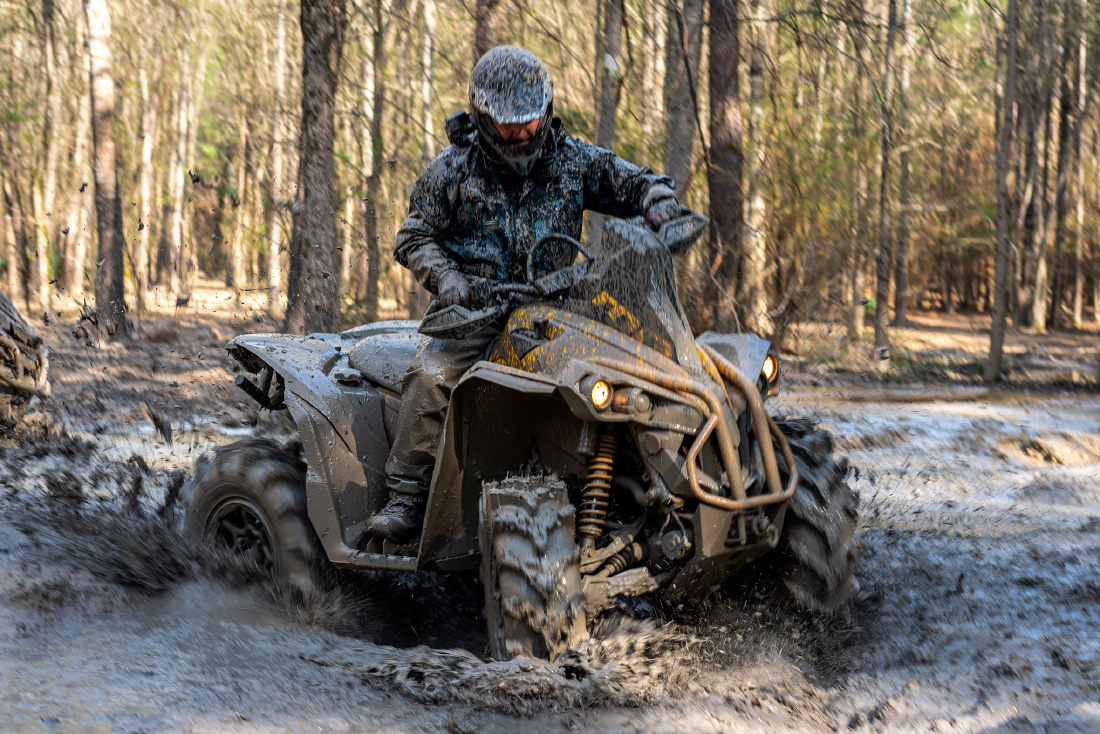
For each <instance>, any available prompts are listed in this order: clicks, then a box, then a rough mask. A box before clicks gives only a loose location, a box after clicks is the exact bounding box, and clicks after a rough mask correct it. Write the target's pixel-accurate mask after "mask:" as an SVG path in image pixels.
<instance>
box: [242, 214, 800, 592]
mask: <svg viewBox="0 0 1100 734" xmlns="http://www.w3.org/2000/svg"><path fill="white" fill-rule="evenodd" d="M704 221H705V220H704ZM698 224H699V223H698V221H697V222H696V223H695V225H694V230H693V231H697V230H698V229H699V226H698ZM669 231H670V232H671V231H672V230H671V229H670V230H669ZM590 256H591V257H590V258H589V259H588V261H587V262H584V263H581V264H580V265H572V266H569V268H567V275H565V276H562V278H564V280H562V282H564V283H565V284H566V286H567V287H565V288H562V289H561V290H560V291H559V292H558V293H557V294H556V295H555V294H553V293H548V294H547V295H544V296H541V297H532V298H528V299H527V302H526V304H525V305H520V306H519V307H518V308H515V309H514V310H513V311H512V313H511V315H510V317H509V318H508V321H507V323H506V325H505V328H504V329H503V332H502V334H501V335H500V337H499V338H498V339H497V340H496V342H495V343H494V344H493V345H492V347H491V348H490V350H489V352H488V354H487V355H486V358H485V359H484V360H483V361H481V362H478V363H477V364H476V365H475V366H474V367H473V368H472V369H471V370H470V371H469V372H468V373H467V374H466V375H465V376H464V378H463V379H462V380H461V381H460V383H459V384H458V386H457V387H456V388H455V390H454V392H453V393H452V398H451V406H450V409H449V411H448V413H447V423H446V429H445V432H444V437H443V441H442V443H441V446H440V450H439V452H438V455H437V457H436V468H435V473H434V477H433V482H432V487H431V491H430V492H429V499H428V505H427V510H426V517H425V524H424V529H423V533H422V534H421V536H420V539H419V540H418V541H417V542H416V543H412V544H409V545H407V546H403V547H397V546H394V545H393V544H391V543H389V542H388V541H387V542H383V541H381V540H379V539H375V538H371V537H369V536H366V535H365V533H364V525H365V523H366V520H367V519H368V518H369V517H370V515H371V514H372V513H373V512H374V511H376V510H377V509H379V508H380V507H381V506H382V505H383V504H384V502H385V500H386V496H387V492H386V484H385V476H384V475H383V468H384V466H385V460H386V456H387V454H388V452H389V447H390V443H391V440H392V431H393V424H394V419H395V417H396V415H397V411H398V408H399V405H400V395H399V392H400V387H401V381H400V376H401V375H403V374H404V370H405V368H406V367H407V365H408V363H409V361H410V360H411V359H412V357H413V356H414V354H415V350H416V344H417V334H416V328H417V324H416V323H415V322H383V323H379V324H372V325H369V326H365V327H360V328H357V329H353V330H350V331H347V332H344V333H342V334H331V335H323V334H321V335H312V336H309V337H298V336H289V335H274V334H273V335H256V336H244V337H238V338H237V339H234V340H233V342H231V344H230V351H231V353H232V354H233V355H234V356H235V357H236V358H237V360H238V361H239V362H240V363H241V365H242V366H243V368H244V369H245V371H246V372H249V373H252V374H251V375H247V374H242V375H240V376H239V377H238V378H237V381H238V385H240V386H241V387H242V389H244V390H245V391H246V392H248V393H249V394H250V395H252V396H253V397H254V398H255V399H256V400H257V401H258V402H259V403H260V404H261V405H263V406H265V407H268V408H271V409H280V408H283V407H286V408H287V409H288V410H289V411H290V413H291V416H292V417H293V419H294V421H295V423H296V424H297V425H298V427H299V430H300V433H301V441H302V445H303V450H304V453H305V458H306V463H307V465H308V474H307V478H306V490H307V499H308V507H309V515H310V520H311V522H312V523H313V526H314V528H315V529H316V531H317V534H318V536H319V538H320V539H321V542H322V544H323V546H324V549H325V552H326V554H327V556H328V557H329V559H330V560H331V561H333V562H334V563H335V564H337V565H342V566H347V567H359V568H377V569H392V570H418V569H440V570H457V569H463V568H474V567H476V565H477V563H478V562H479V554H480V551H481V549H480V547H479V523H480V522H481V516H480V514H479V502H481V501H482V487H483V486H484V485H485V483H487V482H497V481H501V480H503V479H505V478H506V477H508V476H514V475H517V474H524V473H527V474H529V473H531V472H532V471H536V472H546V473H552V474H554V475H556V476H557V477H559V478H560V479H561V480H562V481H563V482H564V483H565V485H566V486H567V487H568V488H569V493H570V499H571V501H572V502H573V504H574V506H575V507H576V508H577V532H578V537H579V538H581V541H582V552H581V570H582V572H583V573H584V578H585V583H586V585H587V586H586V594H587V596H588V598H589V601H590V603H591V604H592V605H593V608H594V609H599V608H602V607H603V606H606V605H608V604H610V603H611V600H612V599H613V598H615V597H617V596H630V595H637V594H641V593H646V592H650V591H657V592H658V593H660V594H663V595H666V596H678V595H682V594H686V593H691V592H693V591H696V590H700V589H705V588H708V587H711V586H714V585H716V584H718V583H720V582H721V581H722V580H724V579H725V578H726V577H728V575H729V574H730V573H732V572H733V571H734V570H735V569H736V568H738V567H740V566H742V565H744V564H745V563H747V562H748V561H750V560H752V559H754V558H756V557H758V556H760V555H761V554H763V553H765V552H767V551H768V550H771V549H772V548H774V547H775V546H776V543H777V540H778V537H779V531H780V529H781V527H782V523H783V518H784V507H785V500H786V499H787V498H788V497H790V494H791V491H793V486H794V481H795V480H796V478H795V477H788V481H786V482H783V483H782V484H781V483H780V476H779V472H778V470H777V464H776V454H775V450H774V449H773V446H772V437H773V436H778V431H777V430H776V429H775V427H774V424H773V423H771V419H770V418H768V417H767V415H766V414H765V413H764V412H763V410H762V405H763V403H762V394H765V395H766V394H768V393H769V392H773V391H774V388H775V387H776V386H777V385H778V374H777V373H774V372H773V373H772V374H771V375H770V376H765V375H764V374H763V373H762V369H763V367H764V364H765V361H766V360H767V359H769V358H770V359H774V357H769V346H768V343H767V342H766V341H765V340H763V339H759V338H757V337H754V336H751V335H719V334H705V335H703V336H701V337H700V338H699V339H698V340H696V339H694V338H693V337H692V335H691V332H690V329H689V328H688V325H687V320H686V318H685V317H684V314H683V311H682V310H681V309H680V306H679V303H678V300H677V297H676V286H675V277H674V265H673V261H672V250H670V247H669V243H668V241H667V240H664V239H662V238H661V237H659V236H658V235H656V234H654V233H653V232H652V231H651V230H650V229H649V227H648V225H645V224H642V223H640V222H639V221H637V220H634V221H613V222H609V223H608V225H607V226H606V227H605V230H604V235H603V238H602V243H601V245H600V247H599V249H597V250H596V251H594V252H592V253H590ZM531 260H532V261H535V260H536V258H534V257H532V258H531ZM562 272H566V271H562ZM531 275H532V276H534V277H536V278H541V279H542V280H540V281H539V282H541V283H543V284H544V285H545V284H546V283H547V282H554V280H553V279H554V278H555V277H556V276H555V274H554V273H550V274H549V276H547V274H545V273H542V274H536V273H532V274H531ZM547 277H550V279H551V280H549V281H547V280H546V278H547ZM543 290H544V291H550V290H552V289H551V288H546V287H544V288H543ZM605 388H606V392H607V395H606V397H607V400H606V403H604V404H596V403H595V402H594V400H595V398H594V395H596V394H597V393H598V392H599V391H603V390H605ZM600 394H601V395H602V394H603V393H602V392H600ZM778 443H779V444H780V445H781V446H783V447H785V443H783V442H782V440H781V438H779V439H778ZM786 458H788V459H789V456H788V457H786ZM785 465H786V466H790V462H789V461H787V462H786V463H785Z"/></svg>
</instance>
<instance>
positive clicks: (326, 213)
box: [286, 0, 347, 333]
mask: <svg viewBox="0 0 1100 734" xmlns="http://www.w3.org/2000/svg"><path fill="white" fill-rule="evenodd" d="M346 23H347V15H346V13H345V3H344V0H303V2H302V10H301V26H302V126H301V144H300V163H299V170H300V174H299V175H300V179H301V183H302V191H301V211H300V213H298V215H297V216H296V217H295V220H294V233H293V239H292V241H291V269H290V271H291V276H292V277H291V278H290V281H289V282H288V283H287V294H288V299H287V315H286V329H287V331H292V332H297V333H310V332H314V331H328V332H331V331H335V330H336V329H337V327H338V326H339V323H340V302H339V282H340V278H339V271H338V270H337V264H338V263H337V261H336V243H337V239H336V217H335V216H334V214H335V211H336V165H335V157H334V152H335V151H334V147H335V146H334V142H335V137H336V128H335V124H334V112H335V102H336V85H337V82H338V80H339V70H340V56H341V53H342V50H343V45H344V27H345V25H346ZM295 276H296V277H295Z"/></svg>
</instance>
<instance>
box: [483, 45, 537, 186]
mask: <svg viewBox="0 0 1100 734" xmlns="http://www.w3.org/2000/svg"><path fill="white" fill-rule="evenodd" d="M553 102H554V82H553V81H552V80H551V79H550V72H549V71H548V70H547V69H546V65H545V64H543V63H542V61H541V60H539V57H538V56H535V55H534V54H533V53H531V52H530V51H528V50H527V49H525V48H520V47H519V46H497V47H495V48H491V49H489V50H488V51H487V52H486V53H485V55H484V56H482V57H481V58H480V59H479V60H478V62H477V64H475V65H474V70H473V71H472V72H471V73H470V107H471V108H472V110H473V117H474V121H475V122H476V123H477V130H478V138H479V139H480V141H481V145H482V149H483V150H484V151H485V153H486V154H487V155H488V157H489V158H490V159H491V160H493V161H495V162H497V163H503V164H504V165H506V166H507V167H508V168H510V169H512V170H513V171H515V172H516V173H518V174H520V175H521V176H526V175H527V174H528V173H530V172H531V169H532V168H534V166H535V162H536V161H537V160H538V157H539V152H540V150H541V149H542V146H543V143H544V142H546V136H547V135H548V134H549V133H550V118H551V115H552V112H553ZM532 120H540V124H539V127H538V131H537V132H536V133H535V137H534V138H532V139H531V140H530V141H528V142H526V143H509V142H506V141H505V140H504V139H503V138H502V137H501V136H500V133H498V132H497V130H496V127H495V126H494V125H493V122H494V121H495V122H497V123H499V124H501V125H512V124H517V123H526V122H531V121H532Z"/></svg>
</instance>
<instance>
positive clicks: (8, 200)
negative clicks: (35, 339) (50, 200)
mask: <svg viewBox="0 0 1100 734" xmlns="http://www.w3.org/2000/svg"><path fill="white" fill-rule="evenodd" d="M5 168H6V169H7V170H9V171H10V170H11V169H10V168H8V167H7V165H5ZM3 186H4V216H5V218H7V219H8V220H9V221H10V223H11V253H10V256H9V257H8V293H10V294H11V298H12V300H15V298H16V295H17V294H18V293H19V291H20V288H21V285H22V273H21V272H20V267H19V266H20V263H21V262H22V261H23V259H24V256H23V249H24V248H25V247H26V246H27V230H26V220H25V219H24V218H23V202H22V201H20V197H19V189H18V188H17V187H16V186H15V185H13V181H12V180H11V179H9V178H7V177H5V178H4V179H3ZM28 300H29V295H28V293H27V291H26V289H25V288H24V289H23V302H24V303H26V302H27V301H28Z"/></svg>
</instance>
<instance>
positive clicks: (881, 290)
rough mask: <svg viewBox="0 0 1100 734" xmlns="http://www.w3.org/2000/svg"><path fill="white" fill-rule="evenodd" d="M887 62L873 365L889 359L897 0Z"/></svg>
mask: <svg viewBox="0 0 1100 734" xmlns="http://www.w3.org/2000/svg"><path fill="white" fill-rule="evenodd" d="M886 22H887V25H886V58H885V61H884V64H883V67H882V113H881V114H882V120H881V125H882V144H881V145H882V150H881V166H880V170H879V197H878V258H877V260H876V262H875V344H874V351H873V353H872V355H871V359H872V361H879V360H885V359H888V358H889V356H890V336H889V334H888V333H887V328H886V327H887V324H889V323H890V260H891V256H892V255H893V248H892V243H891V241H890V163H891V156H892V153H893V139H892V134H893V130H892V128H893V117H894V116H893V102H894V99H893V98H894V42H895V40H896V38H897V23H898V7H897V0H889V10H888V16H887V21H886Z"/></svg>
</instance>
